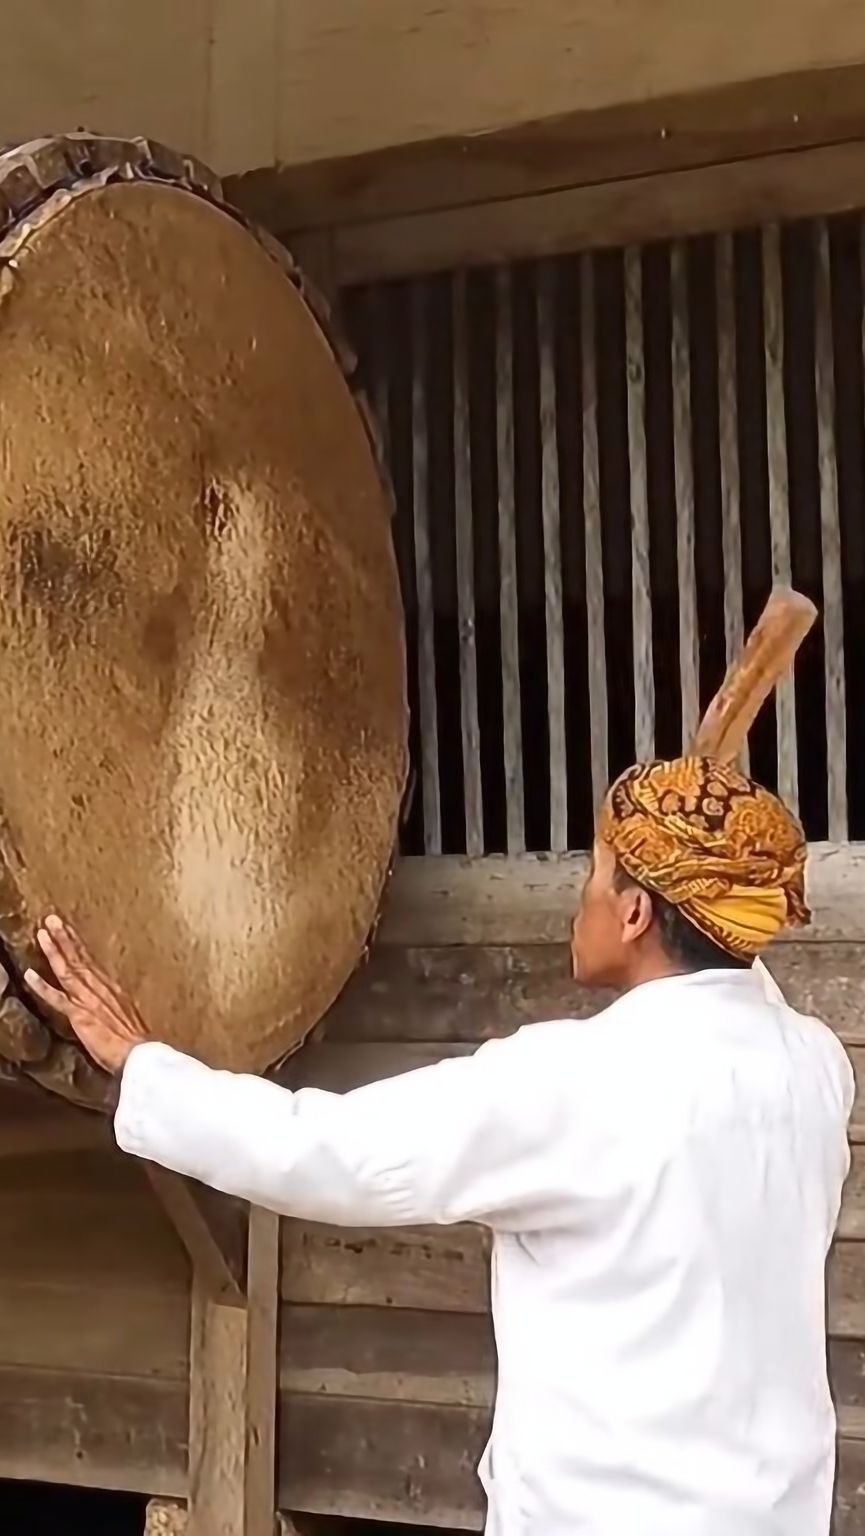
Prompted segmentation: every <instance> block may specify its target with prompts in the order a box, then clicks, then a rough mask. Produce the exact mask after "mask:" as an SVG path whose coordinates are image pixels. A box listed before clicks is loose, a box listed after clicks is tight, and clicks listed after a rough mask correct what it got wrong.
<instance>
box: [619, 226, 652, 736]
mask: <svg viewBox="0 0 865 1536" xmlns="http://www.w3.org/2000/svg"><path fill="white" fill-rule="evenodd" d="M625 327H626V330H625V337H626V340H625V345H626V367H627V387H628V455H629V462H630V472H631V562H632V563H631V597H632V610H633V626H634V744H635V747H636V753H637V758H638V760H640V761H643V760H645V759H648V758H651V757H653V756H654V753H655V674H654V666H653V657H652V596H651V582H650V570H649V495H648V479H647V472H646V368H645V357H644V351H643V282H642V260H641V254H640V251H639V249H638V248H637V247H633V246H632V247H630V248H629V249H628V250H627V251H626V252H625Z"/></svg>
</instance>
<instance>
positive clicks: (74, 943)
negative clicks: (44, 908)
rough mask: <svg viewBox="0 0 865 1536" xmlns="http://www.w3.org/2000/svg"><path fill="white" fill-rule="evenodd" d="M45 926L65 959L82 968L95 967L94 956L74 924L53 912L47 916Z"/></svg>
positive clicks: (89, 968) (90, 968)
mask: <svg viewBox="0 0 865 1536" xmlns="http://www.w3.org/2000/svg"><path fill="white" fill-rule="evenodd" d="M43 926H44V927H45V928H47V929H48V932H49V933H50V935H51V937H52V939H53V940H54V942H55V944H56V945H57V947H58V949H59V950H60V952H61V953H62V955H63V957H64V959H66V960H68V962H69V964H70V965H77V966H79V967H80V969H81V970H93V969H94V961H93V956H92V955H91V954H90V951H89V950H88V949H87V946H86V945H85V944H84V942H83V940H82V939H81V938H80V937H79V935H78V934H77V933H76V931H75V929H74V928H73V926H72V924H71V923H67V921H66V919H65V917H60V916H58V914H57V913H56V912H51V913H49V915H48V916H47V917H46V919H45V922H44V925H43Z"/></svg>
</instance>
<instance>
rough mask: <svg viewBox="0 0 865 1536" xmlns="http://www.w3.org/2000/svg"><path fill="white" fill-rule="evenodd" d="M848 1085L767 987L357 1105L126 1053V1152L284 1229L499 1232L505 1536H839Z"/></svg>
mask: <svg viewBox="0 0 865 1536" xmlns="http://www.w3.org/2000/svg"><path fill="white" fill-rule="evenodd" d="M852 1100H853V1078H852V1073H851V1070H850V1066H849V1063H848V1061H847V1058H846V1056H845V1054H844V1051H843V1049H842V1047H841V1046H840V1044H839V1043H838V1041H837V1040H836V1039H835V1037H834V1035H832V1034H831V1032H830V1031H829V1030H828V1029H826V1028H825V1027H824V1026H823V1025H822V1024H820V1023H817V1022H816V1021H814V1020H812V1019H806V1018H802V1017H800V1016H799V1015H798V1014H796V1013H794V1012H793V1011H792V1009H790V1008H788V1007H787V1006H786V1004H785V1003H784V1001H783V999H782V998H781V995H780V993H779V992H778V990H777V988H775V987H774V986H773V984H772V983H771V981H769V980H768V978H767V977H766V975H765V973H761V972H757V973H755V972H737V971H714V972H702V973H700V974H698V975H693V976H686V977H676V978H671V979H667V980H662V981H655V982H651V983H648V984H647V985H645V986H642V987H639V988H637V989H636V990H634V991H633V992H631V993H629V994H628V995H627V996H626V997H624V998H622V999H621V1000H620V1001H618V1002H617V1003H615V1004H614V1005H613V1006H612V1007H611V1008H609V1009H608V1010H607V1011H606V1012H604V1013H602V1014H600V1015H599V1016H598V1017H597V1018H595V1019H593V1020H590V1021H588V1022H586V1021H583V1022H574V1021H572V1020H561V1021H557V1022H554V1023H549V1024H539V1025H532V1026H530V1027H528V1028H525V1029H523V1030H520V1031H519V1033H517V1034H516V1035H513V1036H511V1037H510V1038H509V1039H506V1040H502V1041H494V1042H491V1043H489V1044H487V1045H484V1046H482V1047H481V1048H480V1050H478V1051H477V1053H476V1054H475V1055H474V1056H471V1057H462V1058H459V1059H456V1060H449V1061H445V1062H443V1063H441V1064H440V1065H438V1066H434V1067H429V1068H425V1069H423V1070H421V1071H417V1072H412V1073H409V1074H407V1075H405V1076H404V1077H399V1078H394V1079H391V1080H390V1081H387V1082H384V1083H373V1084H371V1085H370V1086H368V1087H364V1088H359V1089H357V1090H355V1091H354V1092H352V1093H348V1094H346V1095H344V1096H340V1095H334V1094H329V1093H323V1092H319V1091H317V1090H315V1089H302V1090H300V1091H299V1092H296V1093H290V1092H288V1091H287V1090H286V1089H283V1088H280V1087H277V1086H275V1085H274V1084H272V1083H268V1082H265V1081H262V1080H260V1079H258V1078H252V1077H239V1076H233V1075H230V1074H227V1073H221V1072H212V1071H210V1070H208V1069H207V1068H206V1067H203V1066H201V1065H200V1064H199V1063H197V1062H195V1061H192V1060H189V1059H188V1058H186V1057H184V1056H181V1055H179V1054H178V1053H177V1052H175V1051H173V1050H171V1049H169V1048H168V1047H166V1046H163V1045H156V1044H147V1045H142V1046H139V1047H137V1048H136V1049H135V1050H134V1051H133V1052H132V1054H131V1056H130V1058H129V1061H128V1063H127V1066H126V1069H125V1071H124V1075H123V1082H122V1089H121V1096H120V1104H119V1108H118V1111H117V1117H116V1135H117V1140H118V1142H119V1144H120V1146H121V1147H122V1148H124V1149H125V1150H126V1151H127V1152H132V1153H135V1154H137V1155H138V1156H140V1157H144V1158H149V1159H152V1160H154V1161H156V1162H159V1163H162V1164H164V1165H165V1166H166V1167H169V1168H172V1169H175V1170H176V1171H178V1172H180V1173H185V1174H188V1175H191V1176H192V1177H194V1178H197V1179H200V1180H202V1181H203V1182H205V1183H207V1184H210V1185H213V1186H214V1187H216V1188H217V1189H221V1190H224V1191H226V1192H228V1193H231V1194H234V1195H239V1196H242V1197H243V1198H245V1199H248V1200H250V1201H252V1202H254V1203H257V1204H260V1205H264V1206H269V1207H270V1208H272V1209H274V1210H277V1211H280V1212H283V1213H285V1214H287V1215H291V1216H297V1217H302V1218H306V1219H310V1220H315V1221H323V1222H334V1223H340V1224H342V1225H349V1226H351V1225H363V1226H367V1225H380V1226H396V1225H400V1224H414V1223H433V1222H444V1223H448V1222H461V1221H477V1222H482V1223H484V1224H486V1225H487V1226H489V1227H490V1228H491V1229H492V1232H493V1234H494V1244H493V1254H494V1257H493V1313H494V1321H495V1330H496V1340H497V1348H498V1357H499V1385H498V1397H497V1404H496V1411H495V1417H494V1425H493V1431H492V1437H491V1441H490V1445H489V1447H488V1450H487V1453H486V1455H485V1457H484V1462H483V1464H482V1468H481V1476H482V1481H483V1482H484V1486H485V1488H486V1490H487V1494H488V1500H489V1516H488V1524H487V1532H488V1536H825V1533H826V1532H828V1529H829V1514H830V1504H831V1494H832V1482H833V1473H834V1460H835V1451H834V1442H835V1419H834V1414H833V1409H832V1403H831V1400H830V1396H829V1389H828V1384H827V1371H826V1341H825V1325H824V1313H825V1297H824V1272H825V1260H826V1254H827V1250H828V1248H829V1245H830V1242H831V1238H832V1235H833V1232H834V1229H835V1224H836V1221H837V1217H838V1209H839V1203H840V1198H841V1189H842V1184H843V1181H844V1178H845V1176H846V1173H847V1170H848V1165H849V1154H848V1149H847V1140H846V1128H847V1122H848V1118H849V1114H850V1110H851V1106H852Z"/></svg>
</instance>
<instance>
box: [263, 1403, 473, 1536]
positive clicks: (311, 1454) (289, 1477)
mask: <svg viewBox="0 0 865 1536" xmlns="http://www.w3.org/2000/svg"><path fill="white" fill-rule="evenodd" d="M488 1433H489V1411H488V1410H487V1409H486V1408H455V1407H442V1406H438V1405H432V1404H428V1403H402V1402H396V1403H377V1402H370V1401H367V1400H364V1399H358V1400H340V1399H339V1398H331V1399H329V1398H322V1397H312V1396H310V1397H295V1396H290V1397H285V1398H283V1400H282V1409H281V1415H280V1485H279V1492H280V1503H281V1504H283V1505H284V1506H285V1507H286V1508H288V1509H293V1510H304V1511H310V1512H314V1513H316V1514H325V1515H339V1516H344V1517H348V1518H355V1519H367V1520H369V1519H372V1520H393V1521H397V1522H399V1524H401V1525H405V1524H412V1525H433V1526H444V1527H450V1528H457V1529H460V1530H481V1529H482V1527H483V1503H484V1501H483V1496H482V1493H481V1487H480V1483H479V1482H478V1481H477V1477H476V1472H475V1469H476V1467H477V1464H478V1461H479V1460H480V1456H481V1452H482V1450H483V1447H484V1443H485V1441H486V1438H487V1435H488Z"/></svg>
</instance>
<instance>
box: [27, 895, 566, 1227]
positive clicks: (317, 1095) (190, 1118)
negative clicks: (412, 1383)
mask: <svg viewBox="0 0 865 1536" xmlns="http://www.w3.org/2000/svg"><path fill="white" fill-rule="evenodd" d="M39 942H40V945H41V947H42V949H43V951H44V953H45V955H46V958H47V959H48V961H49V963H50V965H51V967H52V970H53V972H54V975H55V977H56V979H57V983H58V985H57V986H56V987H52V986H50V985H49V984H48V983H47V982H45V981H43V980H42V979H41V978H40V977H38V976H36V975H35V973H28V978H27V979H28V983H29V985H30V986H31V987H32V989H33V991H34V992H35V993H36V994H37V996H39V997H40V998H41V999H42V1001H43V1002H45V1003H46V1004H47V1005H48V1006H51V1007H53V1008H54V1009H56V1010H57V1011H59V1012H62V1013H63V1014H64V1015H65V1017H66V1018H67V1019H68V1020H69V1022H70V1023H71V1024H72V1026H73V1028H74V1029H75V1031H76V1033H77V1034H78V1036H79V1038H80V1039H81V1041H82V1043H83V1045H84V1046H85V1048H86V1049H87V1050H89V1051H90V1053H91V1054H92V1055H93V1056H94V1057H95V1058H96V1060H98V1061H99V1062H100V1064H101V1065H102V1066H104V1067H106V1068H107V1069H108V1070H109V1071H115V1072H120V1073H122V1078H121V1091H120V1102H119V1106H118V1110H117V1116H116V1120H115V1129H116V1135H117V1140H118V1143H119V1145H120V1146H121V1147H122V1148H123V1150H124V1151H127V1152H130V1153H133V1154H135V1155H136V1156H138V1157H142V1158H145V1159H148V1160H149V1161H152V1162H157V1163H160V1164H161V1165H162V1166H163V1167H166V1168H170V1169H172V1170H174V1171H175V1172H178V1173H183V1174H187V1175H189V1176H191V1177H193V1178H196V1179H199V1180H200V1181H201V1182H202V1183H205V1184H209V1185H211V1186H212V1187H213V1188H215V1189H220V1190H222V1191H224V1192H225V1193H227V1194H233V1195H238V1196H240V1197H242V1198H243V1199H246V1200H250V1201H252V1202H253V1203H254V1204H257V1205H263V1206H267V1207H269V1208H270V1209H272V1210H277V1211H280V1212H282V1213H284V1214H286V1215H292V1216H299V1217H303V1218H306V1219H307V1220H315V1221H328V1222H334V1223H338V1224H341V1225H345V1226H366V1225H388V1226H398V1225H409V1224H413V1223H427V1222H436V1223H438V1222H444V1223H448V1222H456V1221H481V1222H487V1223H489V1224H490V1225H492V1226H498V1227H500V1228H502V1229H504V1230H508V1229H510V1230H525V1229H527V1228H533V1227H537V1226H540V1225H544V1224H545V1223H546V1222H547V1221H548V1220H550V1219H552V1218H553V1205H554V1203H555V1197H554V1196H553V1195H552V1194H551V1188H552V1186H554V1184H555V1180H554V1179H552V1178H551V1169H550V1167H549V1156H550V1153H549V1148H550V1144H551V1131H552V1129H553V1127H552V1126H551V1124H550V1116H551V1103H550V1095H549V1094H548V1093H547V1091H546V1084H545V1082H544V1080H543V1079H539V1078H538V1077H537V1075H536V1074H534V1075H533V1062H534V1061H535V1053H534V1051H532V1050H531V1049H528V1048H527V1044H526V1040H525V1037H522V1038H521V1037H520V1036H514V1037H512V1038H511V1039H509V1040H506V1041H493V1042H490V1043H489V1044H487V1045H484V1046H482V1047H481V1048H480V1050H479V1051H478V1052H476V1053H475V1055H474V1056H471V1057H461V1058H457V1059H455V1060H449V1061H444V1062H441V1063H440V1064H439V1065H437V1066H434V1067H426V1068H423V1069H421V1070H420V1071H416V1072H410V1073H407V1074H405V1075H404V1076H403V1077H398V1078H393V1079H390V1080H389V1081H386V1082H382V1083H372V1084H370V1085H369V1086H368V1087H364V1088H359V1089H356V1090H355V1091H354V1092H353V1093H348V1094H344V1095H339V1094H331V1093H322V1092H319V1091H318V1090H316V1089H311V1088H306V1089H301V1090H299V1091H298V1092H296V1093H292V1092H290V1091H289V1090H288V1089H285V1088H281V1087H279V1086H278V1085H276V1084H275V1083H269V1082H266V1081H264V1080H262V1079H261V1078H256V1077H246V1076H241V1075H238V1074H234V1073H229V1072H215V1071H212V1070H211V1069H210V1068H208V1067H205V1066H203V1065H202V1064H201V1063H200V1062H198V1061H194V1060H193V1059H191V1058H190V1057H188V1056H184V1055H182V1054H181V1053H179V1052H177V1051H174V1050H172V1049H171V1048H170V1047H169V1046H166V1045H160V1044H157V1043H154V1042H148V1040H147V1034H148V1032H147V1030H146V1028H145V1026H144V1023H143V1021H142V1020H141V1019H140V1017H139V1015H138V1014H137V1012H136V1010H135V1008H134V1006H133V1005H132V1004H131V1003H130V1002H129V1000H128V999H127V998H125V996H124V994H123V993H122V992H121V990H120V989H119V988H118V987H117V986H116V985H115V984H114V983H113V982H111V981H110V979H109V978H107V977H106V976H105V975H104V974H103V973H102V972H100V971H99V969H98V968H97V967H96V966H95V965H94V963H93V961H92V959H91V957H90V956H89V955H88V954H87V951H86V950H85V949H84V946H83V945H82V944H81V942H80V940H78V938H77V937H76V935H75V934H74V933H73V932H72V930H71V929H69V928H68V927H67V926H66V925H65V924H63V923H62V922H61V920H60V919H58V918H52V919H50V920H49V923H48V924H47V925H46V927H45V928H44V929H42V930H40V935H39Z"/></svg>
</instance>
